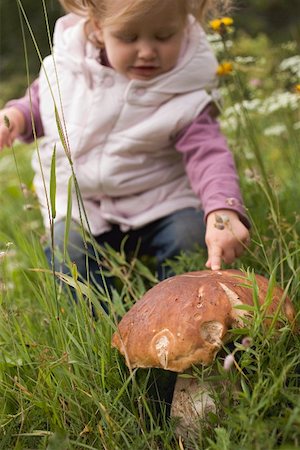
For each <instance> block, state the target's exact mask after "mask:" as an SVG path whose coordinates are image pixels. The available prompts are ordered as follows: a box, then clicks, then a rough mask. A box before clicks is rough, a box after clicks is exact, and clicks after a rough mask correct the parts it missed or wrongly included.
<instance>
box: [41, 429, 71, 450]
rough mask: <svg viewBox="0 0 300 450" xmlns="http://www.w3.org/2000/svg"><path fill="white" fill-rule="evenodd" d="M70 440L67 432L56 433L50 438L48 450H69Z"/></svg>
mask: <svg viewBox="0 0 300 450" xmlns="http://www.w3.org/2000/svg"><path fill="white" fill-rule="evenodd" d="M69 444H70V442H69V438H68V434H67V432H66V431H63V430H61V431H56V432H55V433H54V434H53V435H52V436H51V437H50V438H49V442H48V445H47V448H46V450H68V449H70V447H69Z"/></svg>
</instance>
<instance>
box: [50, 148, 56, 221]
mask: <svg viewBox="0 0 300 450" xmlns="http://www.w3.org/2000/svg"><path fill="white" fill-rule="evenodd" d="M55 200H56V146H54V149H53V154H52V159H51V172H50V204H51V215H52V219H55V217H56V206H55V203H56V201H55Z"/></svg>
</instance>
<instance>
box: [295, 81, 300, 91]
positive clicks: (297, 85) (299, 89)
mask: <svg viewBox="0 0 300 450" xmlns="http://www.w3.org/2000/svg"><path fill="white" fill-rule="evenodd" d="M295 92H297V94H300V83H298V84H296V86H295Z"/></svg>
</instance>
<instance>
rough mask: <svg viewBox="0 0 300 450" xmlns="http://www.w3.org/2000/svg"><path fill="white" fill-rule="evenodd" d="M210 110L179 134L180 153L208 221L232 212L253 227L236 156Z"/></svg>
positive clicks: (178, 148) (177, 141)
mask: <svg viewBox="0 0 300 450" xmlns="http://www.w3.org/2000/svg"><path fill="white" fill-rule="evenodd" d="M210 110H211V106H210V105H209V106H208V107H206V108H205V110H204V111H203V112H202V113H201V114H200V115H199V116H198V117H197V118H196V119H195V120H194V121H193V122H192V123H191V124H190V125H189V126H187V127H186V128H185V129H184V130H183V131H182V132H181V133H180V134H179V136H178V137H177V140H176V144H175V145H176V149H177V150H178V151H179V152H180V153H182V155H183V159H184V163H185V168H186V172H187V174H188V177H189V180H190V183H191V186H192V189H193V190H194V192H195V193H196V195H198V196H199V198H200V200H201V203H202V207H203V210H204V213H205V218H206V217H207V215H208V214H209V213H210V212H212V211H215V210H218V209H230V210H233V211H236V212H237V213H238V214H239V217H240V219H241V221H242V222H243V223H244V224H245V225H246V226H247V227H250V224H249V221H248V218H247V216H246V214H245V208H244V206H243V200H242V195H241V191H240V188H239V179H238V175H237V171H236V168H235V163H234V159H233V156H232V154H231V152H230V150H229V148H228V145H227V142H226V139H225V137H224V136H223V134H222V133H221V131H220V126H219V123H218V122H217V120H216V119H215V118H214V117H213V116H212V115H211V114H210Z"/></svg>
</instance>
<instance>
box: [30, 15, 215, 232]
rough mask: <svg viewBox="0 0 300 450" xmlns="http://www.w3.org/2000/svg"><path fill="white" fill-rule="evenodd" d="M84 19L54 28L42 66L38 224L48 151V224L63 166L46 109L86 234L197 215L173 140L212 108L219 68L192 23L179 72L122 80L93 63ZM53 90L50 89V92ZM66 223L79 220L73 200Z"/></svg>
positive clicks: (63, 202)
mask: <svg viewBox="0 0 300 450" xmlns="http://www.w3.org/2000/svg"><path fill="white" fill-rule="evenodd" d="M84 23H85V21H84V19H80V20H78V19H77V18H76V20H73V17H72V16H71V15H68V16H65V17H63V18H61V19H59V20H58V22H57V25H56V28H55V32H54V48H53V55H51V56H48V57H47V58H46V59H45V60H44V63H43V66H42V69H41V73H40V79H39V86H40V87H39V89H40V113H41V118H42V122H43V127H44V132H45V137H44V138H43V140H42V142H41V144H40V157H41V163H42V168H43V176H42V174H41V171H40V164H39V161H38V158H37V156H35V157H34V160H33V166H34V169H35V171H36V176H35V187H36V191H37V194H38V196H39V199H40V202H41V205H42V211H43V214H44V218H45V225H46V226H47V223H48V212H47V202H46V199H45V192H44V183H43V177H44V179H45V184H46V189H47V190H49V186H50V167H51V159H52V153H53V149H54V147H55V148H56V183H57V187H56V189H57V190H56V220H59V219H62V218H64V217H65V216H66V210H67V199H68V194H67V191H68V189H67V185H68V180H69V177H70V176H71V169H70V162H69V160H68V157H67V156H66V154H65V150H64V148H63V145H62V143H61V141H60V136H59V130H58V126H57V122H56V120H55V114H54V104H55V105H56V108H57V110H58V112H59V115H60V120H61V122H62V123H63V124H65V127H66V140H67V143H68V147H69V150H70V154H71V159H72V162H73V167H74V171H75V174H76V178H77V181H78V184H79V187H80V192H81V195H82V198H83V202H84V207H85V211H86V214H87V218H88V222H89V226H90V229H91V231H92V233H93V234H94V235H99V234H101V233H103V232H104V231H107V230H109V229H110V226H111V225H110V224H111V223H117V224H119V225H120V227H121V229H122V230H123V231H126V230H128V229H129V228H138V227H141V226H143V225H145V224H147V223H149V222H151V221H153V220H156V219H158V218H160V217H163V216H165V215H167V214H170V213H172V212H174V211H176V210H178V209H182V208H185V207H199V206H200V200H199V199H198V198H197V197H196V196H195V195H194V193H193V192H192V190H191V188H190V184H189V180H188V178H187V175H186V173H185V170H184V164H183V161H182V156H181V155H180V154H179V153H178V152H177V151H176V150H175V147H174V138H175V136H176V135H177V134H178V133H179V132H180V131H181V130H182V129H183V128H184V127H185V126H187V125H188V124H190V123H191V122H192V121H193V119H195V118H196V117H197V116H198V115H199V113H200V112H201V111H202V110H203V109H204V108H205V106H206V105H207V104H208V103H209V102H210V101H211V97H210V95H209V94H208V92H207V90H209V89H212V88H214V87H215V82H216V79H215V74H216V68H217V61H216V59H215V57H214V55H213V53H212V51H211V49H210V47H209V44H208V42H207V39H206V36H205V33H204V32H203V30H202V29H201V27H200V25H199V24H197V23H196V21H195V20H194V19H193V18H190V20H189V25H188V27H187V30H186V37H185V40H184V47H183V49H182V52H181V56H180V58H179V61H178V63H177V65H176V66H175V67H174V68H173V69H172V70H171V71H170V72H168V73H165V74H162V75H160V76H158V77H156V78H154V79H151V80H147V81H141V80H129V79H127V78H126V77H125V76H123V75H121V74H119V73H117V72H116V71H115V70H114V69H112V68H110V67H106V66H103V65H101V64H100V63H99V50H98V49H96V48H95V47H94V46H93V45H92V43H90V42H89V41H88V40H87V39H86V36H85V32H84ZM50 87H51V88H50ZM72 217H73V219H74V220H77V221H79V218H80V215H79V209H78V205H77V200H76V195H75V193H74V194H73V206H72Z"/></svg>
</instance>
